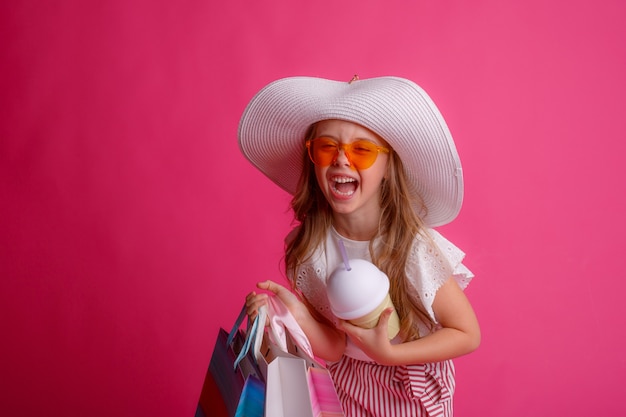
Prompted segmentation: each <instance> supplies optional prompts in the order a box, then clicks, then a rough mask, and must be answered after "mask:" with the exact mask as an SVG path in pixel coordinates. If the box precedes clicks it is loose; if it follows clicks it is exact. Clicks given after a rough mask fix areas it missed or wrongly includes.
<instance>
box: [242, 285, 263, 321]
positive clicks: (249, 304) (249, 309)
mask: <svg viewBox="0 0 626 417" xmlns="http://www.w3.org/2000/svg"><path fill="white" fill-rule="evenodd" d="M266 303H267V294H257V293H256V292H255V291H252V292H251V293H249V294H248V295H247V296H246V313H247V314H248V317H250V319H251V320H254V318H255V317H256V315H257V312H258V311H259V307H261V306H262V305H264V304H266Z"/></svg>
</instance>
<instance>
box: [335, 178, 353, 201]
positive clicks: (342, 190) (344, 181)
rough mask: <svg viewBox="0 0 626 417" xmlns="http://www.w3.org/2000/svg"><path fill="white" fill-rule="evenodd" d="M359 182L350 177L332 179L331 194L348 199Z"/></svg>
mask: <svg viewBox="0 0 626 417" xmlns="http://www.w3.org/2000/svg"><path fill="white" fill-rule="evenodd" d="M358 186H359V182H358V181H357V180H355V179H354V178H350V177H332V178H331V187H332V189H333V192H335V193H336V194H337V195H340V196H342V197H350V196H351V195H352V194H354V192H355V191H356V189H357V187H358Z"/></svg>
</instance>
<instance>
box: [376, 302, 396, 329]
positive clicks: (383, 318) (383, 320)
mask: <svg viewBox="0 0 626 417" xmlns="http://www.w3.org/2000/svg"><path fill="white" fill-rule="evenodd" d="M392 314H393V308H391V307H388V308H386V309H384V310H383V312H382V313H380V317H379V318H378V324H377V325H376V327H384V328H385V329H386V328H387V327H388V326H389V318H390V317H391V315H392Z"/></svg>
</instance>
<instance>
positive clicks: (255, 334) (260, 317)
mask: <svg viewBox="0 0 626 417" xmlns="http://www.w3.org/2000/svg"><path fill="white" fill-rule="evenodd" d="M245 313H246V310H245V305H244V307H243V308H242V309H241V313H240V315H239V318H241V321H240V322H239V326H241V323H242V322H243V317H242V314H243V315H245ZM239 318H237V320H238V321H239ZM266 320H267V309H266V307H265V306H261V307H260V308H259V311H258V314H257V316H256V318H255V319H254V321H253V322H252V325H251V326H250V319H249V318H248V330H247V332H246V339H245V340H244V342H243V346H242V347H241V350H240V351H239V354H238V355H237V358H236V359H235V362H234V364H233V368H234V369H237V366H238V365H239V363H240V362H241V361H242V360H243V358H244V357H245V356H246V355H247V354H248V351H249V350H250V346H251V345H252V340H254V341H255V342H254V346H255V349H256V346H260V344H259V345H257V340H259V336H260V337H261V339H262V338H263V331H264V330H263V325H261V326H259V323H264V324H265V321H266ZM239 326H237V328H235V329H234V332H235V333H236V332H237V329H238V328H239ZM233 337H234V336H233ZM255 352H256V350H255ZM254 359H255V360H256V355H255V358H254Z"/></svg>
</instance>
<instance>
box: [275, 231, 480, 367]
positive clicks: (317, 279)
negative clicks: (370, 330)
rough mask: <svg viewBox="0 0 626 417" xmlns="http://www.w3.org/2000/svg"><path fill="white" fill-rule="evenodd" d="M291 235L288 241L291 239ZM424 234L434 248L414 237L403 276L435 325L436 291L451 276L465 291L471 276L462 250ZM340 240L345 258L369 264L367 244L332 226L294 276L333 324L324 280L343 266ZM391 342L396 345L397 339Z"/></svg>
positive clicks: (421, 330) (424, 331)
mask: <svg viewBox="0 0 626 417" xmlns="http://www.w3.org/2000/svg"><path fill="white" fill-rule="evenodd" d="M294 232H295V231H294ZM294 232H292V234H291V235H290V236H289V237H288V238H287V239H289V238H291V236H292V235H293V233H294ZM427 233H428V234H429V236H430V237H431V239H432V241H433V242H434V243H435V245H436V246H437V248H436V249H435V248H433V246H432V245H431V244H430V242H428V240H427V239H425V238H424V237H422V236H420V235H418V236H416V237H415V239H414V241H413V247H412V248H411V253H410V255H409V259H408V262H407V266H406V273H407V277H408V279H409V284H410V285H409V289H410V291H411V295H412V296H413V297H414V300H417V301H418V302H419V303H421V304H422V306H423V307H424V310H425V311H426V312H427V313H428V314H429V315H430V317H431V318H432V319H433V321H434V322H435V323H437V317H436V316H435V313H434V311H433V301H434V299H435V294H436V293H437V290H438V289H439V288H440V287H441V286H442V285H443V284H444V282H445V281H446V280H447V279H449V278H450V277H454V278H455V279H456V281H457V283H458V284H459V286H460V287H461V288H462V289H465V288H466V287H467V285H468V284H469V282H470V280H471V279H472V278H473V277H474V275H473V274H472V273H471V272H470V270H469V269H467V268H466V267H465V266H464V265H463V264H462V263H461V262H462V261H463V258H464V257H465V253H464V252H463V251H461V250H460V249H459V248H457V247H456V246H454V245H453V244H452V243H451V242H449V241H448V240H447V239H446V238H444V237H443V236H442V235H441V234H440V233H439V232H437V231H435V230H434V229H428V230H427ZM339 239H341V240H343V243H344V246H345V248H346V252H347V254H348V258H350V259H357V258H358V259H365V260H368V261H371V257H370V253H369V241H355V240H350V239H346V238H345V237H343V236H341V235H339V233H338V232H337V231H336V230H335V229H334V228H332V227H331V228H330V230H329V232H328V234H327V236H326V241H325V242H324V245H321V246H320V247H319V248H318V249H317V250H316V252H315V253H314V254H313V256H312V257H311V260H310V261H309V262H307V263H304V264H302V265H300V267H299V268H298V271H297V274H296V276H295V285H296V288H297V289H298V290H300V291H301V292H302V294H303V295H304V296H305V297H306V298H307V300H308V301H309V302H310V303H311V304H312V305H313V306H315V308H316V309H317V310H318V311H319V312H320V313H322V314H323V315H324V316H325V317H327V318H328V319H329V320H330V321H332V322H333V323H335V324H337V323H338V322H337V318H336V317H335V316H334V315H333V313H332V312H331V310H330V304H329V301H328V296H327V295H326V279H327V278H328V276H329V275H330V273H331V272H332V271H333V270H334V269H335V268H336V267H338V266H339V265H341V264H342V263H343V258H342V257H341V252H340V249H339V243H338V241H339ZM374 247H375V248H376V242H374ZM437 249H438V250H437ZM290 279H293V277H290ZM418 330H419V334H420V335H422V336H423V335H425V334H427V332H428V331H429V330H428V328H427V327H426V326H425V325H420V327H419V329H418ZM394 342H396V343H399V342H400V340H395V341H394ZM350 345H351V344H350V343H349V348H348V351H351V350H352V349H353V348H355V346H350ZM354 356H361V355H354Z"/></svg>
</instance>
